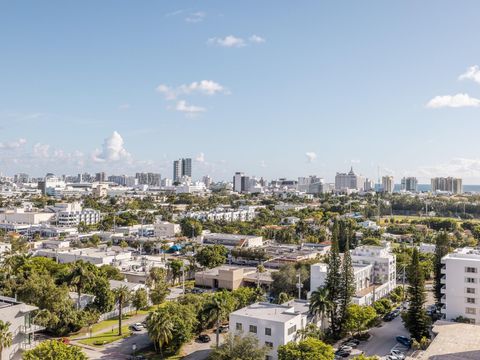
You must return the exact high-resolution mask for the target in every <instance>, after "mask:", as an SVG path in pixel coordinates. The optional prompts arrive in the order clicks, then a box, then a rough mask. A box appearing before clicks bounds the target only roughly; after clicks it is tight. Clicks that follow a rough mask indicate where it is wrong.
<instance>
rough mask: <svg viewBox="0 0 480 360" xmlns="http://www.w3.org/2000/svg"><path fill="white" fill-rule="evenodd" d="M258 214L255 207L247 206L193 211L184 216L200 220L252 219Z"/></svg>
mask: <svg viewBox="0 0 480 360" xmlns="http://www.w3.org/2000/svg"><path fill="white" fill-rule="evenodd" d="M255 216H256V213H255V207H253V206H246V207H244V208H239V209H224V208H218V209H215V210H212V211H192V212H188V213H186V214H185V215H184V216H183V217H189V218H193V219H196V220H200V221H228V222H230V221H250V220H253V219H254V218H255Z"/></svg>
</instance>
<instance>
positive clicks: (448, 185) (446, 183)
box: [431, 177, 463, 194]
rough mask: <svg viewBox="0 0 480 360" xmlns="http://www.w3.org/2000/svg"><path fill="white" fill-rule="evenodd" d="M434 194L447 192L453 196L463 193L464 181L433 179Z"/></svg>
mask: <svg viewBox="0 0 480 360" xmlns="http://www.w3.org/2000/svg"><path fill="white" fill-rule="evenodd" d="M431 185H432V192H437V191H445V192H449V193H452V194H461V193H463V185H462V179H460V178H453V177H436V178H433V179H431Z"/></svg>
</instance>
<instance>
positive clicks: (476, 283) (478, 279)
mask: <svg viewBox="0 0 480 360" xmlns="http://www.w3.org/2000/svg"><path fill="white" fill-rule="evenodd" d="M442 264H443V268H442V270H441V271H442V274H444V276H443V277H442V278H441V280H440V282H441V283H442V284H443V285H444V286H443V288H442V290H441V292H442V294H443V297H442V301H441V302H442V304H443V307H442V309H441V312H442V314H444V316H445V319H446V320H453V319H455V318H457V317H459V316H462V317H465V318H468V319H469V320H470V322H471V323H472V324H480V250H478V249H473V248H463V249H459V250H457V251H456V252H454V253H451V254H448V255H446V256H444V257H443V258H442Z"/></svg>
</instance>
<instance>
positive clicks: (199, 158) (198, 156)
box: [195, 152, 205, 163]
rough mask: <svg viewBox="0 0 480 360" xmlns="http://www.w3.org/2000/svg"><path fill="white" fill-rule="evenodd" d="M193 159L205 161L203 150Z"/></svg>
mask: <svg viewBox="0 0 480 360" xmlns="http://www.w3.org/2000/svg"><path fill="white" fill-rule="evenodd" d="M195 160H196V161H198V162H200V163H204V162H205V154H204V153H203V152H201V153H200V154H198V155H197V157H196V158H195Z"/></svg>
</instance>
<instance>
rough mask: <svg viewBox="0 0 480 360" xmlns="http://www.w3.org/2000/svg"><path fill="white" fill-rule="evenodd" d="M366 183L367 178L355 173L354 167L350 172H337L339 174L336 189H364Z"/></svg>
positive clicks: (336, 177) (336, 178)
mask: <svg viewBox="0 0 480 360" xmlns="http://www.w3.org/2000/svg"><path fill="white" fill-rule="evenodd" d="M364 185H365V179H364V178H363V177H362V176H360V175H357V174H355V172H354V171H353V167H352V168H350V171H349V172H348V173H337V175H335V190H337V191H348V190H357V191H362V190H363V189H364Z"/></svg>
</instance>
